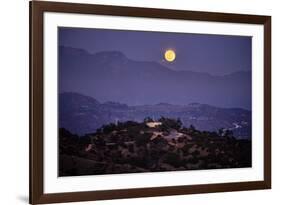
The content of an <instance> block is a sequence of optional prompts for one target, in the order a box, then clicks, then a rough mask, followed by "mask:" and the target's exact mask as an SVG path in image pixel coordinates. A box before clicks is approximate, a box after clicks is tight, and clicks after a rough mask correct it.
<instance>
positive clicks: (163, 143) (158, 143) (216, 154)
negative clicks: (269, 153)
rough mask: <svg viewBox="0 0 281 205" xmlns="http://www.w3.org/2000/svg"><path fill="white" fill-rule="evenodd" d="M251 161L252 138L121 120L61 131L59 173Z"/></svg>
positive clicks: (171, 123) (166, 122) (169, 122)
mask: <svg viewBox="0 0 281 205" xmlns="http://www.w3.org/2000/svg"><path fill="white" fill-rule="evenodd" d="M250 166H251V141H250V140H242V139H236V138H234V137H233V134H232V132H231V131H229V130H224V129H220V130H219V131H218V132H208V131H199V130H197V129H196V128H195V127H194V126H192V125H191V126H190V127H189V128H186V127H183V126H182V123H181V121H180V120H179V119H176V120H175V119H169V118H164V117H162V118H160V119H158V120H157V121H156V122H155V121H153V120H152V119H150V118H146V119H145V120H144V121H143V122H133V121H127V122H118V123H116V124H108V125H104V126H102V127H101V128H100V129H98V130H97V131H96V132H95V133H91V134H86V135H85V136H77V135H74V134H72V133H70V132H69V131H67V130H66V129H64V128H61V129H60V130H59V176H79V175H95V174H118V173H136V172H159V171H176V170H202V169H221V168H242V167H250Z"/></svg>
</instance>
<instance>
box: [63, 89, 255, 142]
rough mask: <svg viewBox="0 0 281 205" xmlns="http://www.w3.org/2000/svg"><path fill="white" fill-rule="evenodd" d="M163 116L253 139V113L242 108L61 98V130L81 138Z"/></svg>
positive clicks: (65, 95) (72, 95)
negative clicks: (106, 127)
mask: <svg viewBox="0 0 281 205" xmlns="http://www.w3.org/2000/svg"><path fill="white" fill-rule="evenodd" d="M161 116H163V117H167V118H174V119H177V118H180V119H181V121H182V123H183V125H184V126H185V127H189V126H190V125H191V124H192V125H194V126H195V127H196V128H197V129H199V130H207V131H217V130H218V129H220V128H225V129H229V130H231V131H233V133H234V136H235V137H236V138H241V139H250V138H251V121H252V120H251V118H252V116H251V111H248V110H245V109H240V108H218V107H214V106H210V105H205V104H198V103H192V104H188V105H172V104H168V103H159V104H155V105H142V106H128V105H126V104H120V103H116V102H106V103H100V102H98V101H97V100H95V99H94V98H91V97H88V96H84V95H81V94H78V93H61V94H60V95H59V127H64V128H66V129H67V130H69V131H70V132H72V133H74V134H78V135H84V134H86V133H90V132H95V131H96V129H98V128H99V127H101V126H103V125H105V124H109V123H116V122H126V121H136V122H142V121H143V120H144V118H146V117H151V118H154V119H157V118H160V117H161Z"/></svg>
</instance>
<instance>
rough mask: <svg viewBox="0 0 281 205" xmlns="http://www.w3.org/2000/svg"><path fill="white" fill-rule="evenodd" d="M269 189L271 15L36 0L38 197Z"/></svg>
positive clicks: (33, 129)
mask: <svg viewBox="0 0 281 205" xmlns="http://www.w3.org/2000/svg"><path fill="white" fill-rule="evenodd" d="M270 188H271V17H270V16H258V15H245V14H226V13H211V12H197V11H182V10H181V11H180V10H164V9H152V8H133V7H117V6H103V5H91V4H72V3H57V2H45V1H44V2H40V1H31V2H30V203H32V204H41V203H57V202H75V201H86V200H104V199H117V198H133V197H150V196H163V195H179V194H193V193H210V192H223V191H239V190H253V189H270Z"/></svg>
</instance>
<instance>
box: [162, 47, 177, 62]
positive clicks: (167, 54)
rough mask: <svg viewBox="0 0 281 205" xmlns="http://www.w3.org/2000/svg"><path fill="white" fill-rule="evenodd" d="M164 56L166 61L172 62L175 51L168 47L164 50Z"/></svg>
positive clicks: (174, 57)
mask: <svg viewBox="0 0 281 205" xmlns="http://www.w3.org/2000/svg"><path fill="white" fill-rule="evenodd" d="M164 57H165V59H166V61H168V62H173V61H174V60H175V59H176V53H175V51H173V50H171V49H169V50H166V52H165V55H164Z"/></svg>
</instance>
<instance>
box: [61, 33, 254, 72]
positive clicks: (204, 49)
mask: <svg viewBox="0 0 281 205" xmlns="http://www.w3.org/2000/svg"><path fill="white" fill-rule="evenodd" d="M59 44H60V45H63V46H70V47H74V48H83V49H85V50H87V51H89V52H90V53H96V52H100V51H111V50H115V51H121V52H123V53H124V54H125V55H126V56H127V57H128V58H130V59H133V60H140V61H156V62H159V63H161V64H164V65H166V66H168V67H169V68H171V69H174V70H192V71H197V72H207V73H210V74H212V75H225V74H229V73H233V72H236V71H241V70H244V71H248V70H251V66H252V64H251V55H252V52H251V47H252V39H251V37H247V36H225V35H205V34H204V35H203V34H202V35H200V34H180V33H165V32H140V31H121V30H105V29H81V28H59ZM167 49H173V50H174V51H175V52H176V55H177V57H176V60H175V61H174V62H172V63H167V62H166V61H164V60H163V54H164V52H165V50H167Z"/></svg>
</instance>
